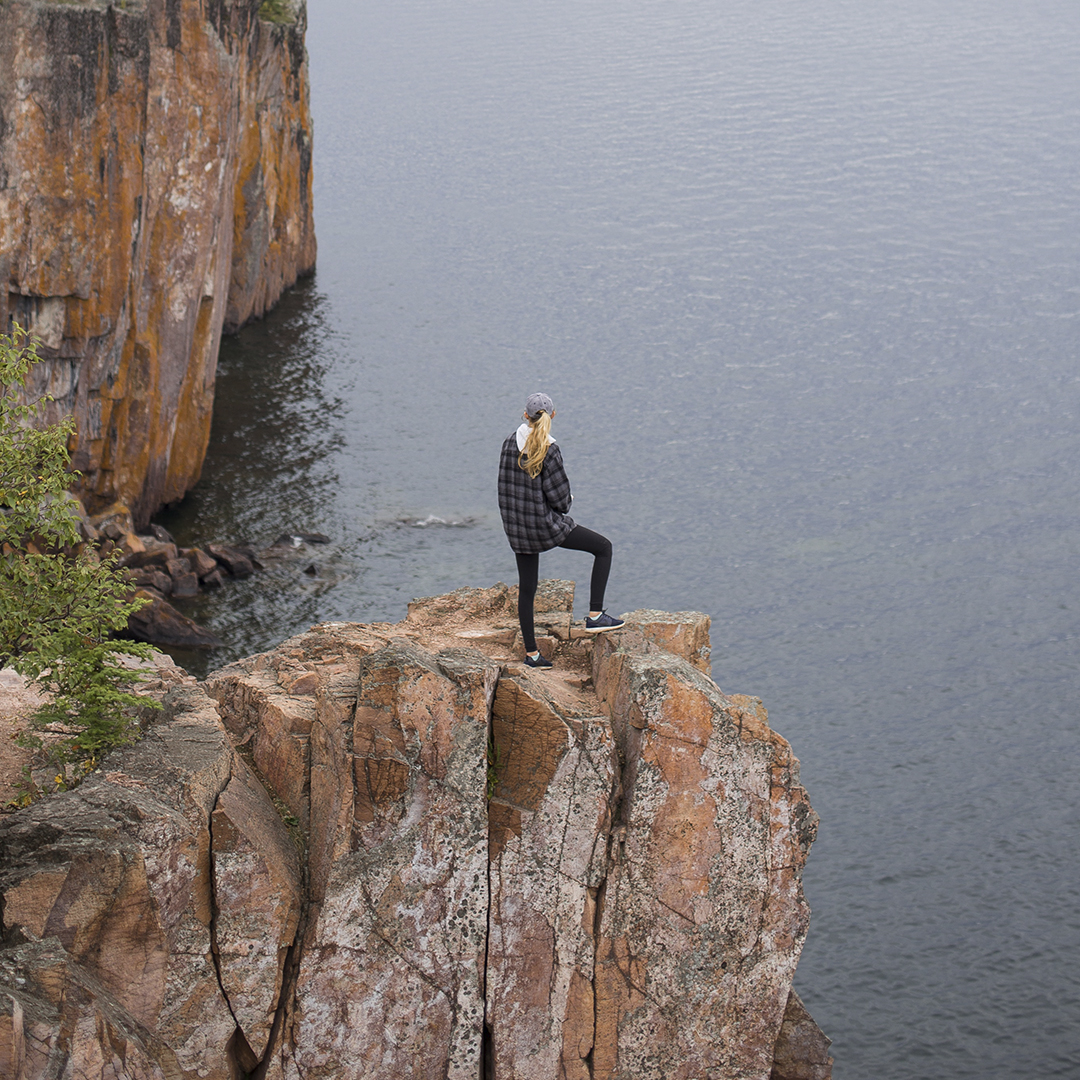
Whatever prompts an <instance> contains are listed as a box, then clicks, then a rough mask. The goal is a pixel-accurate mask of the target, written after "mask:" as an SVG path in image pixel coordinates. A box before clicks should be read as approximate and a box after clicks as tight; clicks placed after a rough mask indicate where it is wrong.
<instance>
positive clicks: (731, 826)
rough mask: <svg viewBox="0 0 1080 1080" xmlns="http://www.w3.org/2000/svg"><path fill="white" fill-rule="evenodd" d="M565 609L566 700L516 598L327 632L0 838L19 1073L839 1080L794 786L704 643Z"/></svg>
mask: <svg viewBox="0 0 1080 1080" xmlns="http://www.w3.org/2000/svg"><path fill="white" fill-rule="evenodd" d="M572 597H573V588H572V585H570V584H569V583H560V582H546V583H544V584H543V586H542V592H541V597H540V602H539V603H538V608H541V609H543V610H541V611H540V612H538V623H539V624H540V626H542V627H543V628H544V629H545V630H546V636H547V638H548V641H547V642H546V645H547V648H548V649H549V650H554V651H556V653H557V656H558V667H557V669H556V670H555V671H553V672H543V673H537V672H535V671H532V670H531V669H528V668H525V667H524V666H523V665H521V664H519V663H516V662H514V661H513V660H512V659H511V657H512V656H513V655H515V654H516V645H515V640H514V639H515V629H514V622H515V613H516V596H515V592H514V590H509V589H507V588H506V586H496V587H495V588H493V589H488V590H460V591H459V592H457V593H454V594H451V595H450V596H446V597H436V598H432V599H430V600H426V601H418V602H416V603H415V604H414V605H412V606H411V608H410V614H409V618H408V619H407V620H406V621H405V622H404V623H402V624H399V625H396V626H388V625H385V624H378V625H373V626H360V625H355V624H344V623H335V624H324V625H321V626H317V627H313V628H312V630H311V631H310V632H309V633H307V634H304V635H301V636H300V637H297V638H294V639H292V640H290V641H287V642H285V643H284V644H282V645H281V646H280V647H279V648H278V649H276V650H275V651H274V652H272V653H268V654H265V655H262V656H259V657H254V658H252V659H250V660H247V661H242V662H240V663H238V664H235V665H232V666H231V667H229V668H226V669H224V670H223V671H221V672H219V673H217V674H216V675H214V676H213V677H212V678H211V679H210V680H209V681H208V683H207V686H206V690H208V691H209V693H210V694H211V695H213V698H214V699H216V708H215V705H214V702H212V701H211V700H210V698H209V697H207V695H206V693H205V692H204V690H203V688H202V687H199V686H196V685H194V684H193V683H192V682H191V680H188V681H187V682H184V681H183V680H181V681H180V682H179V683H177V685H174V686H173V687H172V689H171V690H170V691H169V694H168V696H167V698H166V704H167V713H166V719H165V720H164V721H163V722H162V723H161V724H159V725H157V726H155V728H154V729H153V732H152V733H151V735H150V736H149V737H148V738H147V740H146V741H144V742H143V743H141V744H139V745H138V746H136V747H133V748H132V749H130V750H128V751H126V752H124V753H123V754H120V755H115V756H114V757H113V758H110V759H109V760H108V761H107V762H106V763H105V765H104V766H103V768H102V770H100V771H99V773H98V774H95V775H94V776H93V777H92V778H91V779H89V780H87V781H86V782H85V783H84V784H83V785H82V786H81V787H79V788H78V789H76V790H75V791H73V792H69V793H65V794H63V795H60V796H55V797H53V798H52V799H50V800H48V801H46V802H43V803H40V804H38V805H36V806H34V807H31V808H29V809H27V810H24V811H21V812H19V813H18V814H15V815H12V816H10V817H8V818H6V819H2V820H0V853H2V854H0V896H2V908H0V910H2V912H3V934H4V940H3V945H2V947H0V1074H2V1075H4V1076H8V1075H11V1076H17V1077H19V1078H20V1080H37V1078H39V1077H44V1076H51V1075H79V1076H86V1077H93V1078H98V1077H102V1078H104V1077H111V1076H129V1077H143V1076H145V1077H156V1076H190V1077H194V1076H199V1077H210V1078H220V1080H227V1078H229V1077H233V1076H238V1075H246V1074H249V1073H251V1074H253V1075H257V1076H260V1077H262V1076H266V1077H277V1078H289V1080H300V1078H305V1080H307V1078H317V1077H325V1078H331V1077H332V1078H334V1080H349V1078H356V1080H360V1078H365V1080H375V1078H385V1080H402V1078H407V1077H416V1078H418V1080H419V1078H421V1077H428V1076H442V1077H455V1078H468V1080H476V1078H477V1077H480V1078H481V1080H485V1078H494V1080H570V1078H580V1080H587V1078H588V1080H601V1078H603V1080H693V1078H702V1080H703V1078H705V1077H710V1078H712V1080H770V1078H771V1080H828V1077H829V1076H830V1074H831V1059H829V1057H828V1053H827V1048H828V1040H827V1039H825V1037H824V1036H823V1035H822V1034H821V1032H820V1031H819V1030H818V1029H817V1027H816V1025H815V1024H814V1022H813V1020H812V1019H811V1018H810V1017H809V1015H808V1014H807V1013H806V1011H805V1009H804V1008H803V1007H802V1005H801V1003H800V1002H799V1000H798V998H797V997H796V996H795V994H794V993H793V992H792V990H791V980H792V977H793V975H794V971H795V967H796V964H797V961H798V956H799V952H800V950H801V947H802V942H803V940H804V938H805V935H806V931H807V923H808V917H809V912H808V909H807V907H806V904H805V902H804V900H803V897H802V891H801V886H800V878H801V871H802V867H803V864H804V862H805V859H806V856H807V852H808V850H809V847H810V844H811V842H812V839H813V836H814V831H815V828H816V817H815V815H814V813H813V811H812V810H811V808H810V806H809V803H808V801H807V799H806V793H805V791H804V790H803V789H802V787H801V786H800V785H799V782H798V762H797V761H796V760H795V758H794V757H793V756H792V754H791V750H790V747H789V746H788V745H787V743H786V742H785V741H784V740H783V739H782V738H781V737H780V736H779V735H777V734H776V733H774V732H773V731H771V730H770V728H769V726H768V722H767V718H766V716H765V711H764V709H763V708H762V706H761V703H760V702H759V701H758V700H757V699H754V698H746V697H740V696H735V697H729V696H726V695H724V694H723V693H722V692H721V691H720V690H719V689H718V688H717V686H716V684H715V683H713V682H712V681H711V680H710V679H709V678H708V676H707V674H706V671H707V668H708V660H707V657H708V620H707V619H706V618H705V617H704V616H701V615H698V614H696V613H680V614H678V615H671V614H667V613H663V612H637V613H635V614H634V615H633V616H632V617H631V618H630V619H629V620H628V627H627V629H626V630H624V631H620V632H618V633H616V634H612V635H609V636H607V637H605V638H603V639H600V640H598V641H595V642H594V641H593V640H592V639H588V638H583V639H575V638H574V635H573V634H572V633H571V631H570V612H571V610H572ZM219 716H220V719H219ZM272 799H273V800H276V801H272ZM290 830H291V834H292V835H290ZM65 1070H66V1071H65ZM110 1070H111V1071H110Z"/></svg>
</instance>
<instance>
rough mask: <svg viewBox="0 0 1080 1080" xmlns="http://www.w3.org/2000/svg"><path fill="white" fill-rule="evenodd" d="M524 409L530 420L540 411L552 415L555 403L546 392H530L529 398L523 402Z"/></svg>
mask: <svg viewBox="0 0 1080 1080" xmlns="http://www.w3.org/2000/svg"><path fill="white" fill-rule="evenodd" d="M525 411H526V412H527V413H528V414H529V419H530V420H535V419H536V418H537V417H538V416H539V415H540V414H541V413H542V412H546V413H547V414H548V416H552V415H553V414H554V412H555V403H554V402H553V401H552V400H551V398H549V397H548V396H547V394H530V395H529V400H528V401H526V402H525Z"/></svg>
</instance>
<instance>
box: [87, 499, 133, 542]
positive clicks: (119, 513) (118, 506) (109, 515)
mask: <svg viewBox="0 0 1080 1080" xmlns="http://www.w3.org/2000/svg"><path fill="white" fill-rule="evenodd" d="M90 524H91V525H92V526H93V527H94V528H95V529H96V530H97V531H98V532H99V533H102V534H103V535H105V536H107V537H108V538H109V539H110V540H119V539H120V537H122V536H123V535H124V534H125V533H133V532H134V531H135V523H134V522H133V521H132V518H131V511H130V510H129V509H128V508H127V506H125V505H124V503H121V502H114V503H112V505H110V506H107V507H106V508H105V509H104V510H102V511H100V512H99V513H97V514H94V515H92V516H91V518H90Z"/></svg>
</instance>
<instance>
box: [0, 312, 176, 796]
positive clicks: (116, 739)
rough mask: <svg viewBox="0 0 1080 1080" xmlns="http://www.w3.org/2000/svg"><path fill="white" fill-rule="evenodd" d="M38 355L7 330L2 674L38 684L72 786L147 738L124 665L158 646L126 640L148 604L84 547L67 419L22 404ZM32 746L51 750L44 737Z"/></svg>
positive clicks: (50, 755)
mask: <svg viewBox="0 0 1080 1080" xmlns="http://www.w3.org/2000/svg"><path fill="white" fill-rule="evenodd" d="M39 362H40V357H39V356H38V354H37V348H36V345H35V343H34V342H32V341H30V340H29V338H28V336H27V334H26V332H25V331H24V330H22V329H21V328H20V327H19V326H18V325H17V324H16V326H15V329H14V332H13V333H12V334H10V335H8V334H0V666H6V667H12V668H14V669H15V670H16V671H17V672H19V674H21V675H23V676H24V677H25V678H29V679H33V680H35V681H36V682H37V684H38V685H39V687H40V688H42V689H43V690H45V691H46V692H47V693H48V694H49V696H50V700H49V702H48V704H46V705H44V706H43V707H42V708H41V709H40V710H38V712H37V713H36V714H35V716H34V717H33V720H32V725H33V727H34V728H36V729H38V730H40V729H42V728H44V727H49V728H51V729H52V730H53V731H54V732H55V731H56V729H57V728H58V727H59V729H60V732H61V737H60V738H59V740H57V741H53V742H51V743H50V745H49V746H48V747H47V748H46V749H45V754H46V757H47V760H48V762H49V763H50V764H51V765H53V766H55V768H56V770H57V777H56V782H57V786H58V787H69V786H71V784H72V783H73V782H74V781H76V780H77V779H78V778H79V777H80V776H81V775H84V774H85V773H86V772H87V771H89V769H91V768H93V767H94V765H95V764H96V762H97V760H98V758H99V757H100V755H101V754H102V753H104V752H105V751H107V750H109V749H110V748H112V747H114V746H120V745H122V744H124V743H127V742H131V741H133V740H134V739H135V738H137V737H138V734H139V727H138V722H137V720H136V719H135V716H134V714H133V711H132V710H133V707H135V706H150V707H152V708H156V707H158V706H157V703H156V702H154V701H153V700H152V699H149V698H147V697H145V696H141V695H139V694H137V693H136V692H135V690H134V686H133V684H134V683H135V682H137V681H138V680H139V679H140V677H141V676H140V675H139V673H138V672H136V671H133V670H132V669H131V668H129V667H126V666H125V665H124V663H123V661H122V657H123V656H125V655H127V656H135V657H143V658H146V657H149V656H150V655H151V653H152V651H153V650H152V649H151V647H150V646H149V645H146V644H141V643H136V642H131V641H118V640H117V639H116V638H115V637H114V635H115V634H116V633H118V632H121V631H123V630H125V629H126V628H127V620H128V616H129V615H130V614H131V613H132V612H134V611H137V610H138V609H139V608H140V607H142V606H143V604H144V603H145V602H146V601H144V600H136V599H134V598H132V597H131V587H130V585H128V583H127V581H126V580H125V578H124V574H123V571H122V570H121V569H120V568H119V567H118V566H117V554H116V553H113V554H111V555H109V556H106V557H105V558H102V559H99V557H98V555H97V553H96V552H95V551H93V550H92V549H91V548H90V547H89V545H85V544H80V534H79V530H78V518H77V517H76V515H75V512H74V510H73V505H72V502H71V500H70V499H69V498H68V496H67V494H66V492H67V488H68V486H69V485H70V484H71V483H72V482H73V480H75V479H76V478H77V474H74V473H72V472H70V471H69V469H68V465H69V461H70V459H69V456H68V450H67V444H68V439H69V437H70V435H71V434H72V432H73V430H74V421H73V420H71V419H70V418H69V419H67V420H65V421H64V422H62V423H60V424H52V425H45V426H35V422H36V421H39V420H40V414H41V409H42V407H43V406H44V405H45V403H46V402H47V401H49V400H51V399H50V398H48V397H45V398H42V399H39V400H38V401H34V402H30V403H25V402H23V401H22V397H21V392H22V389H23V387H24V386H25V383H26V379H27V376H28V375H29V373H30V370H31V368H32V367H33V366H34V364H36V363H39ZM24 744H28V745H31V746H35V747H39V748H40V747H42V745H43V742H42V740H41V738H40V737H39V736H37V735H34V734H32V733H31V734H28V735H26V736H24Z"/></svg>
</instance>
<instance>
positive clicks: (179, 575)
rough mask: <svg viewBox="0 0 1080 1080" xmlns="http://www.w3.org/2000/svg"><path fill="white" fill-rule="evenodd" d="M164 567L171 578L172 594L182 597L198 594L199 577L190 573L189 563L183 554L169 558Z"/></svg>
mask: <svg viewBox="0 0 1080 1080" xmlns="http://www.w3.org/2000/svg"><path fill="white" fill-rule="evenodd" d="M165 569H166V571H167V572H168V574H169V577H170V578H172V595H173V596H175V597H177V598H180V599H184V598H190V597H192V596H198V595H199V579H198V577H196V576H195V574H194V573H192V570H191V563H190V562H188V560H187V559H185V558H183V556H177V557H176V558H175V559H170V560H169V561H168V562H167V563H166V564H165Z"/></svg>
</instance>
